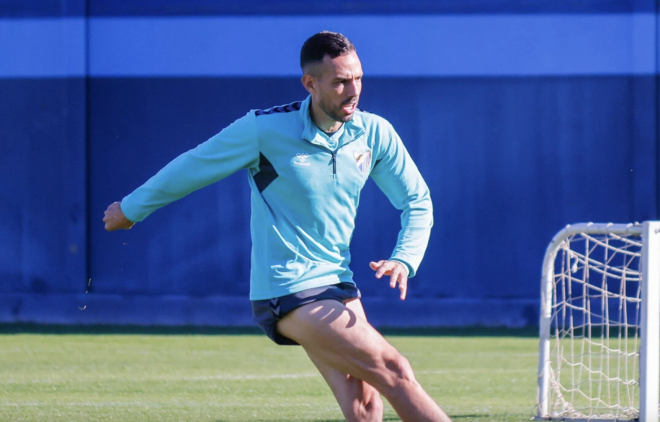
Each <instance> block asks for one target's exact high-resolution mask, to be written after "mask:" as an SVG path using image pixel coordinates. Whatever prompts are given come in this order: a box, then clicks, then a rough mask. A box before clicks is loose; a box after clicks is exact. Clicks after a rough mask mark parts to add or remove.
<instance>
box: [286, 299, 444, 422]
mask: <svg viewBox="0 0 660 422" xmlns="http://www.w3.org/2000/svg"><path fill="white" fill-rule="evenodd" d="M277 329H278V331H279V332H280V333H281V334H282V335H284V336H286V337H289V338H291V339H293V340H295V341H297V342H298V343H300V344H301V345H302V346H303V347H304V348H305V350H306V351H307V353H308V354H309V355H310V357H311V358H312V361H314V363H315V364H316V365H317V367H319V366H320V367H319V370H321V368H326V367H329V368H332V369H334V370H335V371H337V372H338V373H340V374H348V375H350V377H352V378H355V379H357V380H362V381H364V382H365V383H366V384H367V385H370V386H373V387H374V388H375V389H376V390H378V391H379V392H380V393H382V394H383V395H384V396H385V398H387V400H388V401H389V402H390V404H391V405H392V407H394V410H396V412H397V413H398V415H399V417H400V418H401V420H403V421H404V422H413V421H415V422H417V421H420V422H421V421H429V422H451V420H450V419H449V417H448V416H447V415H446V414H445V413H444V412H443V411H442V410H441V409H440V407H439V406H438V405H437V404H436V403H435V402H434V401H433V399H431V398H430V397H429V396H428V394H426V392H425V391H424V389H423V388H422V387H421V385H419V383H418V382H417V381H416V380H415V376H414V374H413V372H412V369H411V367H410V364H409V363H408V361H407V360H406V358H404V357H403V356H402V355H401V354H400V353H399V352H397V351H396V349H394V347H392V346H391V345H390V344H389V343H388V342H387V341H385V339H384V338H383V337H382V336H381V335H380V334H379V333H378V332H377V331H376V330H375V329H374V328H373V327H372V326H371V325H370V324H369V323H368V322H367V320H366V319H365V318H364V311H363V310H362V304H361V303H360V301H359V300H355V301H353V302H350V303H349V304H348V305H343V304H341V303H339V302H337V301H334V300H323V301H319V302H314V303H310V304H308V305H305V306H301V307H300V308H297V309H295V310H294V311H292V312H290V313H289V314H288V315H287V316H285V317H284V318H283V319H282V320H281V321H280V322H279V323H278V324H277ZM321 373H323V372H321ZM334 374H335V375H332V374H331V375H332V376H333V377H335V376H337V375H336V372H334ZM324 377H325V375H324ZM347 379H348V378H347ZM326 381H327V378H326ZM332 382H333V383H336V384H338V383H337V381H335V380H334V378H332ZM328 383H329V384H330V382H328ZM330 386H331V388H332V389H333V392H335V388H333V387H332V384H331V385H330ZM335 396H337V394H336V393H335ZM342 397H343V396H342ZM337 400H338V401H340V400H344V398H341V399H340V397H337ZM341 405H342V402H341V401H340V406H341ZM342 410H344V407H343V406H342Z"/></svg>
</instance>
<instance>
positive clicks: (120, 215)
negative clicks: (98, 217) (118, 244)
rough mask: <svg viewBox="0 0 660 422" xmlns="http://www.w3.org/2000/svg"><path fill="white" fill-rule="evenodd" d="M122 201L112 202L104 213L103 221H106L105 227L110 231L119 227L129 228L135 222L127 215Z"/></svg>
mask: <svg viewBox="0 0 660 422" xmlns="http://www.w3.org/2000/svg"><path fill="white" fill-rule="evenodd" d="M120 205H121V202H113V203H112V204H110V206H109V207H108V209H107V210H105V213H103V222H104V223H105V229H106V230H107V231H109V232H111V231H114V230H119V229H124V230H128V229H130V228H131V227H133V225H134V224H135V223H134V222H132V221H131V220H129V219H128V218H126V216H125V215H124V212H123V211H122V210H121V206H120Z"/></svg>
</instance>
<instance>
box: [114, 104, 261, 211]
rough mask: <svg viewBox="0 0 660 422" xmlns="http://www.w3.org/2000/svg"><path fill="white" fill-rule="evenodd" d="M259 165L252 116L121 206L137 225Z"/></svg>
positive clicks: (170, 166)
mask: <svg viewBox="0 0 660 422" xmlns="http://www.w3.org/2000/svg"><path fill="white" fill-rule="evenodd" d="M258 164H259V143H258V138H257V129H256V123H255V117H254V113H253V112H250V113H248V114H247V115H245V116H244V117H242V118H240V119H238V120H236V121H235V122H234V123H232V124H231V125H229V126H227V127H226V128H225V129H223V130H222V131H221V132H220V133H218V134H217V135H215V136H213V137H212V138H210V139H209V140H208V141H206V142H204V143H202V144H200V145H198V146H197V147H196V148H193V149H191V150H190V151H187V152H185V153H183V154H181V155H180V156H178V157H177V158H175V159H174V160H172V161H171V162H170V163H169V164H167V165H166V166H165V167H163V169H161V170H160V171H159V172H158V173H157V174H156V175H155V176H153V177H152V178H151V179H149V180H148V181H147V182H146V183H145V184H143V185H142V186H140V187H139V188H137V189H136V190H135V191H133V192H132V193H131V194H130V195H128V196H126V197H125V198H124V199H123V200H122V202H121V209H122V211H123V212H124V215H125V216H126V218H128V219H129V220H130V221H133V222H138V221H142V220H144V219H145V218H146V217H147V216H149V215H150V214H151V213H152V212H154V211H156V210H157V209H159V208H161V207H163V206H165V205H167V204H169V203H170V202H174V201H176V200H177V199H180V198H182V197H184V196H186V195H188V194H189V193H191V192H193V191H195V190H197V189H201V188H203V187H205V186H208V185H210V184H212V183H214V182H217V181H218V180H221V179H223V178H225V177H227V176H229V175H230V174H232V173H234V172H236V171H238V170H240V169H245V168H251V167H255V166H257V165H258Z"/></svg>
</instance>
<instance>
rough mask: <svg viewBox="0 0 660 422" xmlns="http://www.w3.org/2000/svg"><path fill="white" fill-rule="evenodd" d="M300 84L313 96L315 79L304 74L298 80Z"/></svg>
mask: <svg viewBox="0 0 660 422" xmlns="http://www.w3.org/2000/svg"><path fill="white" fill-rule="evenodd" d="M300 82H302V84H303V86H304V87H305V89H306V90H307V92H309V93H310V94H313V93H314V92H315V91H316V89H315V84H316V78H315V77H314V76H312V75H310V74H309V73H305V74H304V75H303V77H302V78H301V79H300Z"/></svg>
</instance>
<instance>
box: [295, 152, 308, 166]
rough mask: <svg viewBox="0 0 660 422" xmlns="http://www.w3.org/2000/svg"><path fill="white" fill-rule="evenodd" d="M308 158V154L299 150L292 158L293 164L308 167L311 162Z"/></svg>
mask: <svg viewBox="0 0 660 422" xmlns="http://www.w3.org/2000/svg"><path fill="white" fill-rule="evenodd" d="M308 158H309V154H303V153H300V152H299V153H298V154H296V157H295V158H294V159H293V165H294V166H302V167H309V166H311V165H312V164H311V163H310V162H309V161H307V159H308Z"/></svg>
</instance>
